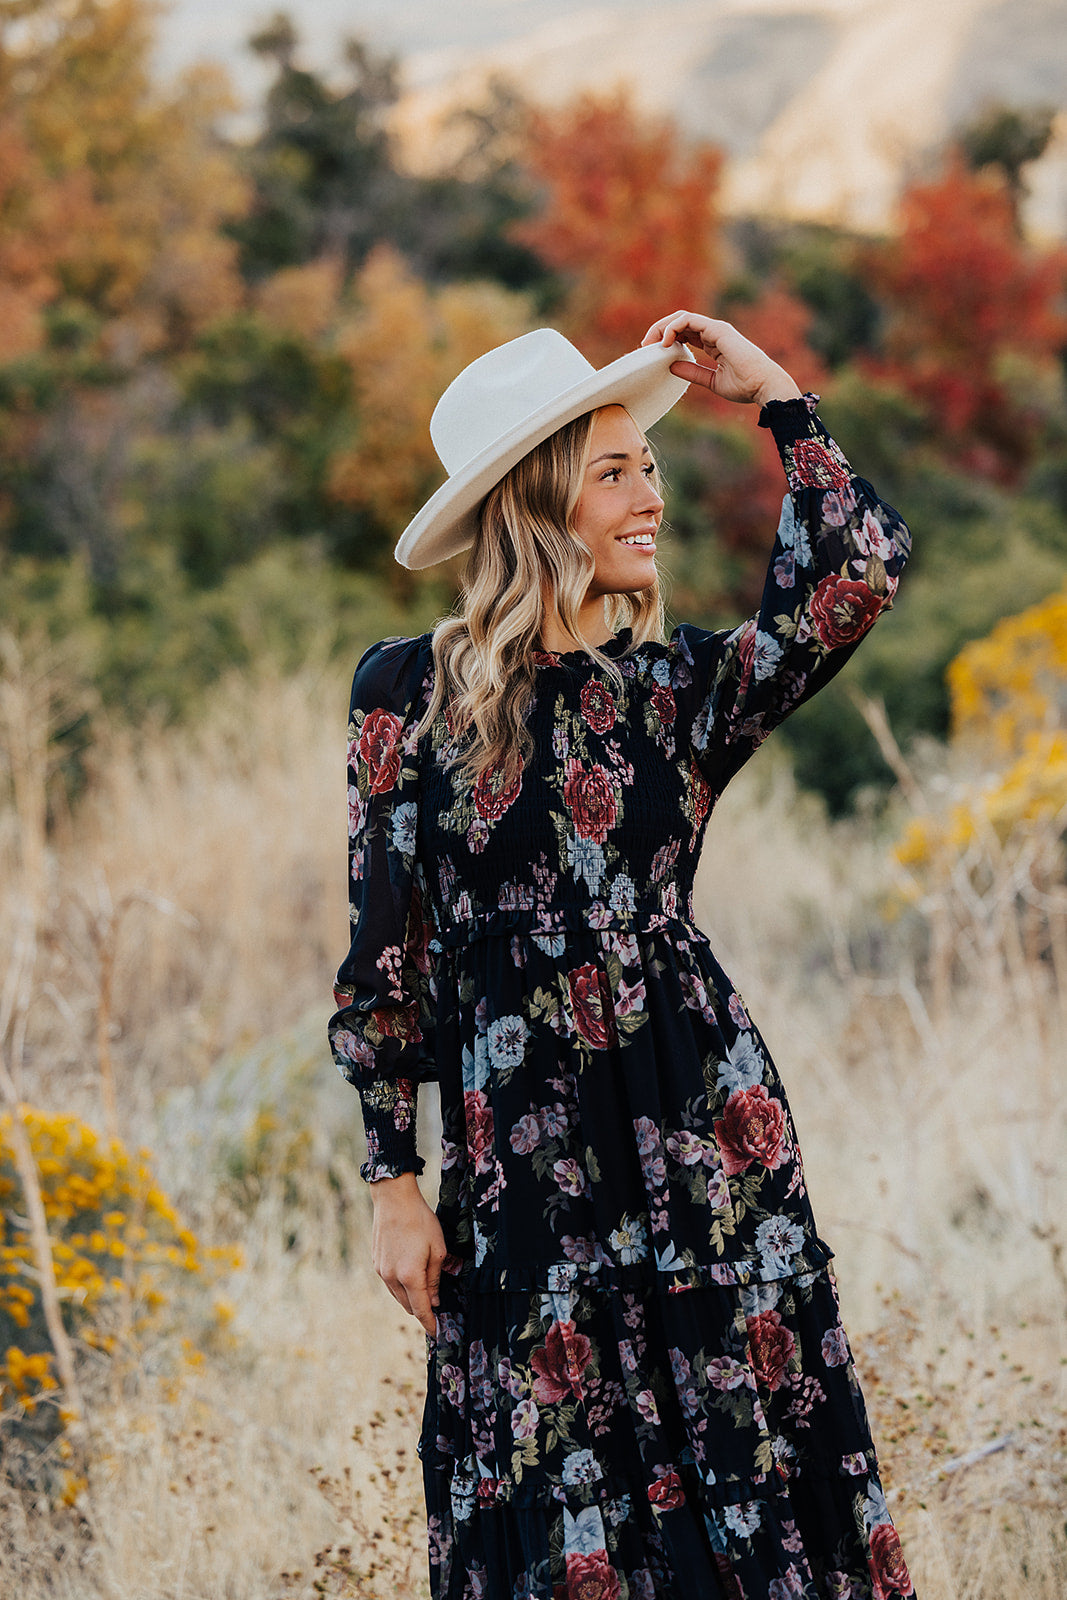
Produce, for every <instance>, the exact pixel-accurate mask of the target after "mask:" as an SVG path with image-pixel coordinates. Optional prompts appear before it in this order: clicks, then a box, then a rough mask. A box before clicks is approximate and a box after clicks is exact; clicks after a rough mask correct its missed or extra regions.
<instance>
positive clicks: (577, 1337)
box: [530, 1322, 593, 1405]
mask: <svg viewBox="0 0 1067 1600" xmlns="http://www.w3.org/2000/svg"><path fill="white" fill-rule="evenodd" d="M592 1352H593V1347H592V1345H591V1344H590V1343H589V1340H588V1339H587V1338H586V1336H585V1334H584V1333H579V1332H578V1331H577V1329H576V1328H575V1326H574V1323H573V1322H554V1323H553V1324H552V1326H551V1327H550V1328H549V1330H548V1334H547V1336H546V1338H545V1342H544V1344H543V1345H542V1346H541V1348H540V1349H539V1350H535V1351H534V1353H533V1355H532V1356H531V1357H530V1366H531V1367H532V1368H533V1370H534V1372H535V1373H536V1374H537V1376H536V1377H535V1378H534V1386H533V1388H534V1396H535V1397H536V1399H537V1400H539V1401H540V1403H541V1404H542V1405H555V1404H556V1403H557V1402H558V1401H560V1400H566V1398H567V1396H568V1395H572V1394H573V1396H574V1398H575V1399H576V1400H580V1399H581V1398H582V1373H583V1372H584V1371H585V1369H586V1367H587V1366H588V1365H589V1358H590V1356H591V1355H592Z"/></svg>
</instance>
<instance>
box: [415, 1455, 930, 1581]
mask: <svg viewBox="0 0 1067 1600" xmlns="http://www.w3.org/2000/svg"><path fill="white" fill-rule="evenodd" d="M479 1482H481V1483H484V1482H485V1480H478V1479H476V1478H474V1477H472V1476H471V1475H470V1474H469V1473H468V1472H467V1471H466V1469H464V1470H462V1471H459V1472H457V1473H455V1474H453V1475H452V1477H451V1478H450V1477H449V1476H448V1474H446V1473H437V1472H434V1471H433V1470H428V1471H427V1472H426V1502H427V1509H428V1514H429V1530H430V1575H431V1593H432V1595H433V1597H434V1600H474V1597H484V1600H513V1597H514V1596H520V1597H521V1600H720V1597H723V1600H816V1597H818V1600H911V1597H912V1596H913V1595H914V1588H913V1586H912V1583H911V1579H910V1577H909V1575H908V1572H907V1567H906V1565H905V1564H904V1560H903V1556H902V1554H901V1551H900V1543H899V1539H898V1538H897V1534H896V1530H895V1528H894V1527H893V1524H892V1522H891V1521H890V1519H889V1515H888V1512H887V1511H886V1509H885V1498H884V1495H883V1494H882V1489H881V1485H880V1484H879V1482H878V1478H877V1474H876V1473H875V1471H874V1470H873V1466H872V1465H871V1463H869V1462H866V1463H865V1464H864V1471H863V1473H862V1474H861V1475H859V1476H846V1477H842V1476H836V1477H835V1476H831V1477H827V1476H825V1475H823V1474H810V1475H805V1476H804V1477H802V1478H797V1479H795V1480H794V1481H793V1482H792V1483H790V1484H789V1485H788V1486H786V1485H783V1484H782V1483H781V1482H780V1481H776V1480H775V1479H773V1478H768V1480H767V1481H766V1482H765V1483H763V1484H758V1485H757V1484H753V1485H751V1489H752V1492H751V1493H750V1494H748V1495H747V1496H746V1495H744V1494H738V1495H737V1496H735V1497H732V1498H724V1497H723V1496H721V1495H717V1494H715V1492H714V1491H709V1489H708V1487H707V1486H706V1485H704V1484H702V1483H701V1482H700V1481H699V1479H697V1478H695V1476H694V1475H693V1473H692V1472H690V1471H687V1470H686V1469H682V1470H681V1471H680V1472H676V1473H672V1474H671V1481H670V1482H669V1483H668V1484H666V1485H664V1487H663V1489H662V1492H661V1493H660V1494H659V1497H658V1499H656V1500H647V1501H644V1502H643V1503H642V1501H641V1500H640V1498H639V1497H637V1496H635V1495H633V1494H632V1493H630V1492H629V1491H623V1492H616V1493H613V1492H611V1491H610V1490H609V1487H608V1486H607V1485H606V1484H601V1485H599V1486H597V1490H598V1492H596V1493H595V1494H593V1495H592V1496H589V1495H587V1494H585V1493H573V1492H568V1494H567V1497H566V1499H564V1500H562V1501H549V1502H547V1503H546V1502H543V1501H542V1500H540V1499H536V1498H533V1499H527V1498H525V1497H524V1496H521V1495H516V1496H513V1497H510V1498H503V1499H501V1498H499V1497H494V1496H495V1495H496V1493H497V1491H496V1490H495V1489H494V1491H493V1495H489V1494H486V1493H479V1488H478V1484H479Z"/></svg>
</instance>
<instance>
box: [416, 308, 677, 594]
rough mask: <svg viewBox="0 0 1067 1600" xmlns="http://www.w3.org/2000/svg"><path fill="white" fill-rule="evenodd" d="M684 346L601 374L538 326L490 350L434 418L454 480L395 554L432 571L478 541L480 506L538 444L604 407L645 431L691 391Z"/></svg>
mask: <svg viewBox="0 0 1067 1600" xmlns="http://www.w3.org/2000/svg"><path fill="white" fill-rule="evenodd" d="M687 359H689V351H688V350H687V349H686V347H685V345H683V344H678V343H675V344H672V345H671V346H670V347H669V348H665V347H664V346H663V345H662V344H651V345H644V346H642V347H641V349H639V350H631V351H630V352H629V353H628V354H627V355H624V356H620V357H619V359H618V361H612V362H611V364H610V365H609V366H606V367H601V368H600V369H599V371H598V370H597V368H596V367H594V366H592V365H591V363H590V362H588V361H587V360H586V359H585V357H584V356H583V355H582V354H581V352H580V351H578V350H576V349H575V347H574V345H572V344H571V342H570V340H569V339H565V338H564V337H563V335H562V334H561V333H557V332H556V331H555V329H553V328H535V329H534V331H533V332H532V333H524V334H523V335H522V336H521V338H518V339H511V340H509V342H508V343H507V344H502V345H498V346H497V348H496V349H495V350H489V351H487V352H486V354H485V355H484V356H479V357H478V359H477V361H472V362H471V364H470V366H469V367H464V369H463V371H462V372H461V373H460V374H459V376H458V377H457V378H453V380H452V382H451V383H450V384H449V386H448V388H447V389H446V390H445V392H444V394H443V395H442V396H441V398H440V400H438V402H437V405H436V407H435V408H434V413H433V416H432V417H431V419H430V437H431V439H432V440H433V443H434V449H435V450H436V451H437V454H438V455H439V456H440V458H441V464H442V465H443V466H444V467H445V468H446V470H447V472H448V478H447V479H446V481H445V482H444V483H443V484H442V485H441V487H440V488H439V489H438V490H437V491H436V493H435V494H433V495H431V496H430V498H429V500H427V502H426V504H425V505H424V506H423V508H422V510H421V511H420V512H419V513H418V515H417V516H416V517H414V518H413V519H412V520H411V522H409V523H408V525H407V527H406V528H405V529H404V532H403V533H402V534H401V535H400V538H399V540H398V541H397V546H396V550H395V551H394V554H395V556H396V559H397V560H398V561H399V563H400V565H401V566H402V567H410V568H419V567H432V566H433V565H434V563H435V562H437V561H444V560H446V559H447V557H448V556H454V555H456V554H458V552H459V551H460V550H465V549H466V548H467V546H468V545H469V544H471V543H472V542H473V539H474V535H475V532H476V530H477V527H478V506H479V505H480V503H481V501H482V500H484V498H485V496H486V495H487V494H488V493H489V491H490V489H491V488H492V487H493V486H494V484H497V483H499V482H500V480H501V478H502V477H503V476H504V475H505V473H507V472H510V471H511V469H512V467H513V466H515V465H516V463H517V462H519V461H521V460H522V458H523V456H524V455H527V454H528V453H529V451H531V450H532V449H533V448H534V446H535V445H538V444H540V443H541V442H542V440H544V439H547V438H548V436H549V434H552V433H555V431H556V429H557V428H562V427H563V426H564V424H565V423H568V422H573V421H574V419H575V418H576V417H580V416H581V415H582V414H583V412H586V411H595V410H596V409H597V407H598V406H607V405H620V406H625V407H626V409H627V411H628V412H629V413H630V415H631V417H632V418H633V419H634V421H635V422H636V424H637V426H638V427H639V428H640V429H641V431H642V432H644V431H645V429H647V428H650V427H651V426H652V424H653V423H654V422H656V421H658V419H659V418H660V417H662V416H663V414H664V413H665V412H667V411H669V410H670V408H671V406H673V405H674V403H675V401H677V400H679V399H681V397H682V395H683V394H684V393H685V391H686V389H688V387H689V385H688V383H687V382H686V380H685V379H684V378H676V377H674V376H673V375H672V373H671V370H670V366H671V362H672V361H685V360H687Z"/></svg>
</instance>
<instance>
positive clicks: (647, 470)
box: [641, 461, 656, 478]
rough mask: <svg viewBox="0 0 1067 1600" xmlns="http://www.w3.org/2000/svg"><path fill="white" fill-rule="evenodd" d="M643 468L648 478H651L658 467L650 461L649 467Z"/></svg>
mask: <svg viewBox="0 0 1067 1600" xmlns="http://www.w3.org/2000/svg"><path fill="white" fill-rule="evenodd" d="M641 470H642V472H643V473H644V475H645V477H646V478H651V476H652V474H653V473H654V472H655V470H656V469H655V467H654V466H653V465H652V463H651V461H650V462H649V464H648V466H647V467H642V469H641Z"/></svg>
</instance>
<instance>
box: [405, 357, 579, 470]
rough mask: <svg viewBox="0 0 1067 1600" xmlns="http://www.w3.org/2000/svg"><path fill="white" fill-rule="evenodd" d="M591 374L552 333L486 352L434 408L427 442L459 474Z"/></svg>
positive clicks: (471, 365)
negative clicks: (484, 452)
mask: <svg viewBox="0 0 1067 1600" xmlns="http://www.w3.org/2000/svg"><path fill="white" fill-rule="evenodd" d="M595 373H596V368H595V367H594V366H593V364H592V362H590V361H587V360H586V359H585V357H584V356H583V355H582V353H581V352H580V351H579V350H576V349H575V348H574V346H573V345H572V344H571V342H570V340H569V339H565V338H564V337H563V335H562V334H561V333H557V332H556V330H555V328H535V329H534V330H533V332H532V333H524V334H521V335H520V336H519V338H517V339H512V340H510V341H509V342H508V343H507V344H502V345H498V346H497V347H496V349H495V350H487V351H486V353H485V355H484V356H479V357H478V358H477V360H476V361H472V362H471V364H470V366H468V367H464V369H463V371H462V372H461V373H460V374H459V376H458V377H456V378H453V380H452V382H451V383H450V384H449V386H448V388H447V389H446V390H445V392H444V394H443V395H442V396H441V398H440V400H438V402H437V405H436V406H435V407H434V413H433V416H432V417H431V418H430V438H431V439H432V440H433V447H434V449H435V450H436V451H437V454H438V456H439V458H440V461H441V465H442V466H443V467H444V468H445V469H446V470H447V471H448V472H449V473H453V474H454V473H456V472H460V471H462V469H463V468H464V467H465V466H466V465H467V463H468V462H469V461H473V460H474V459H475V457H476V456H479V455H481V453H482V451H483V450H488V449H489V448H490V447H491V446H492V445H493V444H495V443H496V441H497V440H498V439H500V438H502V437H503V435H504V434H506V433H510V431H511V430H512V429H513V428H517V427H519V426H521V424H522V423H524V422H525V421H526V419H527V417H532V416H533V415H534V414H535V413H536V412H538V411H540V410H541V408H542V406H547V405H550V404H551V403H552V401H553V400H555V399H556V398H557V397H558V396H559V395H561V394H565V393H566V391H567V390H568V389H573V388H574V387H575V386H576V385H577V384H579V383H582V382H583V381H584V380H585V379H587V378H591V377H593V376H594V374H595Z"/></svg>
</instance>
